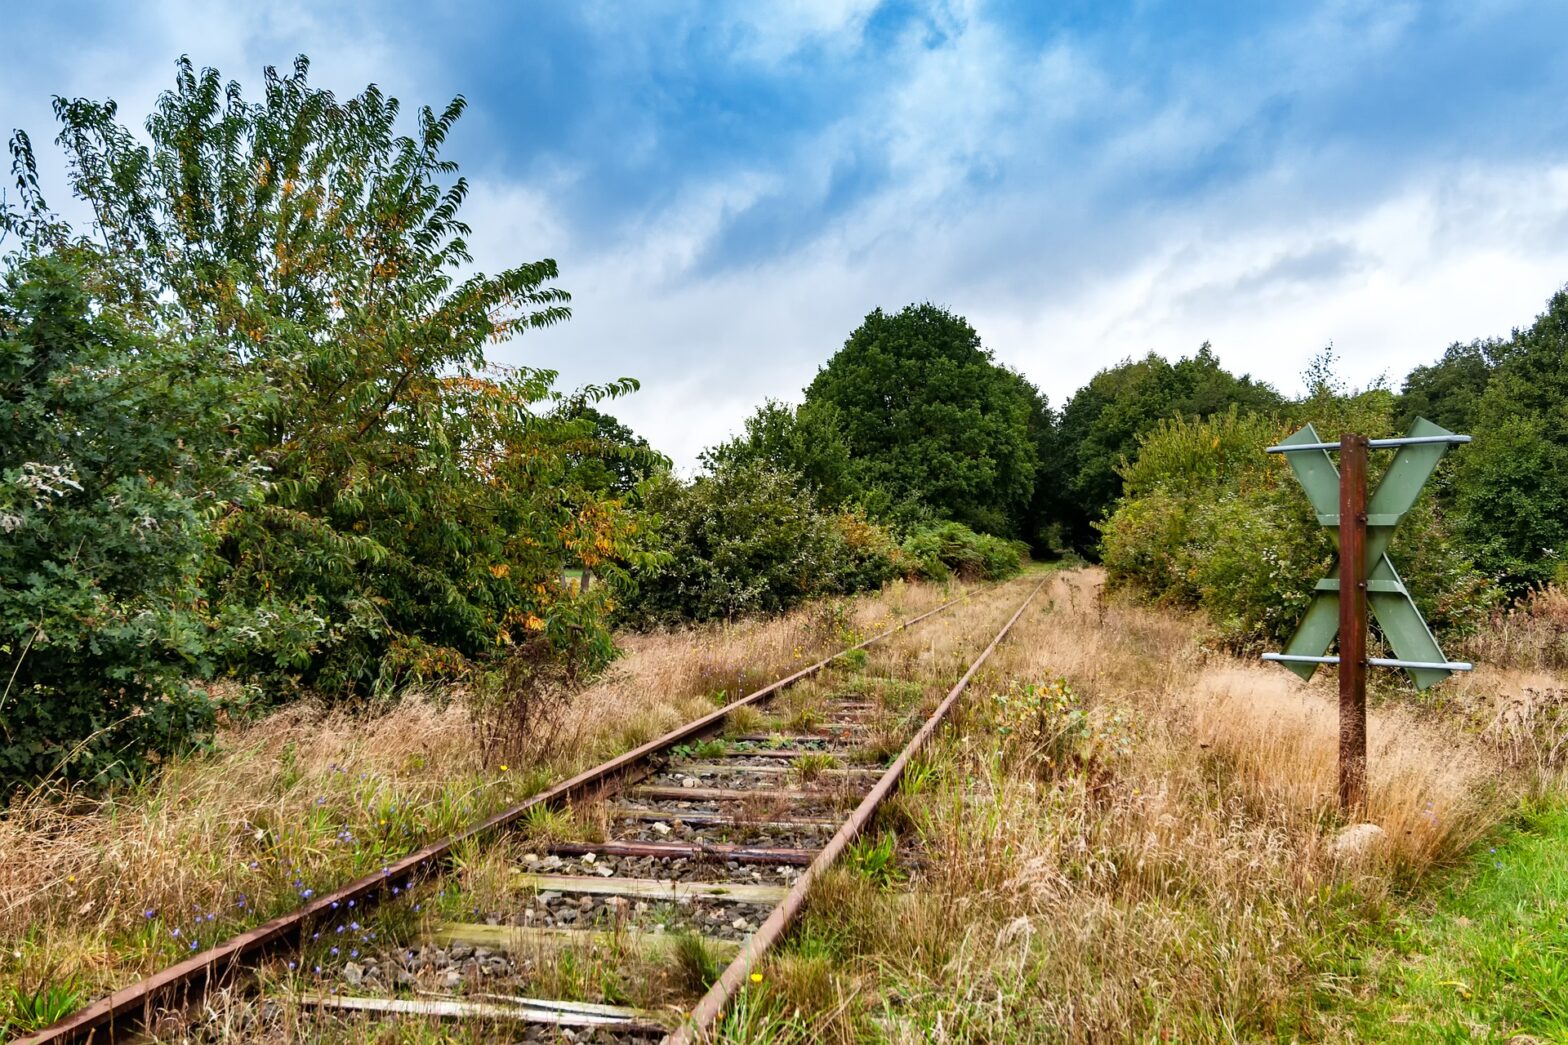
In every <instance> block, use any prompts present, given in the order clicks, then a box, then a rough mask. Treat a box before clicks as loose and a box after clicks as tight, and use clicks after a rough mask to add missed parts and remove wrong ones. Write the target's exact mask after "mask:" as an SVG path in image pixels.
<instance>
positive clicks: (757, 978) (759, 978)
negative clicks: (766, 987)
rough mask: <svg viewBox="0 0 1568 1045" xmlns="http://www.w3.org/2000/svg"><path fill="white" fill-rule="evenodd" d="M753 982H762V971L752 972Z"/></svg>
mask: <svg viewBox="0 0 1568 1045" xmlns="http://www.w3.org/2000/svg"><path fill="white" fill-rule="evenodd" d="M751 982H752V983H761V982H762V973H760V972H754V973H752V974H751Z"/></svg>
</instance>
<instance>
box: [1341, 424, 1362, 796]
mask: <svg viewBox="0 0 1568 1045" xmlns="http://www.w3.org/2000/svg"><path fill="white" fill-rule="evenodd" d="M1366 557H1367V437H1366V436H1364V435H1345V436H1341V437H1340V449H1339V811H1340V812H1341V813H1342V814H1343V815H1344V816H1345V817H1346V818H1347V819H1348V818H1352V817H1354V818H1356V819H1360V818H1362V817H1363V816H1364V815H1365V813H1366V802H1367V581H1366V577H1367V563H1366Z"/></svg>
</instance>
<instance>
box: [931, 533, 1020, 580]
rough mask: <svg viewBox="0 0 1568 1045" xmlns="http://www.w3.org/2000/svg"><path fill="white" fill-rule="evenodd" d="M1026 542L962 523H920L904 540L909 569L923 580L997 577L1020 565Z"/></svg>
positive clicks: (1012, 572)
mask: <svg viewBox="0 0 1568 1045" xmlns="http://www.w3.org/2000/svg"><path fill="white" fill-rule="evenodd" d="M1027 551H1028V546H1027V545H1026V544H1024V543H1023V542H1022V541H1011V540H1008V539H1006V538H1004V537H993V536H991V535H990V534H985V533H976V532H975V531H973V530H971V529H970V528H969V527H967V526H965V525H964V524H963V523H956V522H947V523H939V524H937V525H934V526H924V527H921V528H919V529H917V530H915V531H914V532H913V533H911V534H910V535H909V536H908V537H907V538H905V540H904V547H903V552H904V557H905V558H906V559H907V560H908V563H909V572H910V573H911V574H912V575H914V576H918V577H923V578H925V579H927V580H944V579H946V578H947V577H949V576H951V575H952V574H955V573H956V574H957V575H959V576H960V577H964V578H968V579H973V580H999V579H1001V578H1003V577H1010V576H1012V575H1013V574H1015V573H1017V572H1018V571H1019V569H1021V568H1022V566H1023V562H1024V556H1025V555H1026V554H1027Z"/></svg>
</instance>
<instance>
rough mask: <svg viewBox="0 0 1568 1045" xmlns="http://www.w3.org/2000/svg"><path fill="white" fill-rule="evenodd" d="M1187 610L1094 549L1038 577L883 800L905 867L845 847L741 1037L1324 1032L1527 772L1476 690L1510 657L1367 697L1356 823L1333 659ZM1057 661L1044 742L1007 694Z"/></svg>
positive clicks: (1495, 693)
mask: <svg viewBox="0 0 1568 1045" xmlns="http://www.w3.org/2000/svg"><path fill="white" fill-rule="evenodd" d="M1202 632H1203V627H1202V622H1201V621H1199V620H1198V619H1196V618H1190V617H1184V616H1182V615H1180V614H1174V613H1171V612H1169V611H1154V610H1150V609H1147V608H1144V607H1140V606H1136V605H1132V604H1130V603H1126V602H1120V601H1107V600H1106V599H1105V598H1104V597H1103V596H1102V594H1101V588H1100V576H1099V574H1098V572H1097V571H1093V570H1080V571H1074V572H1071V573H1065V574H1060V575H1058V576H1056V577H1055V578H1053V580H1052V582H1051V586H1050V589H1049V599H1048V600H1047V601H1046V602H1045V603H1043V604H1042V605H1040V606H1039V607H1037V608H1036V609H1035V610H1033V611H1032V612H1030V613H1029V614H1028V615H1026V617H1025V618H1024V619H1023V620H1022V621H1021V622H1020V625H1019V628H1018V630H1017V631H1016V632H1015V633H1014V636H1013V637H1012V639H1010V640H1009V642H1008V643H1007V644H1006V645H1005V646H1004V647H1003V648H1002V649H1001V650H1000V651H999V652H998V656H997V659H996V661H995V664H994V666H993V668H992V670H991V671H990V672H989V673H988V676H987V677H985V678H984V679H983V680H982V685H979V686H977V687H976V688H975V690H974V691H973V692H972V694H971V696H970V697H969V699H968V701H967V702H966V704H965V711H964V714H963V716H962V718H961V720H960V723H959V728H957V729H955V730H954V731H953V732H952V733H951V734H950V735H949V736H948V737H947V738H946V739H945V740H944V742H943V744H942V746H941V747H940V748H939V749H938V751H937V752H936V753H935V754H934V756H933V759H932V761H931V766H930V768H929V769H928V770H927V771H925V772H923V773H922V774H920V776H919V779H918V780H917V781H916V786H917V788H919V789H920V790H919V792H918V793H916V794H913V795H909V796H906V797H904V798H902V799H901V800H900V801H899V803H898V806H897V808H896V810H895V815H896V818H897V819H898V820H899V821H901V822H902V823H903V824H904V825H905V828H906V830H905V835H906V838H912V839H915V840H917V845H916V851H917V852H918V853H919V855H920V857H921V867H922V870H921V873H920V874H919V876H918V877H917V879H916V880H915V882H914V883H913V886H912V888H910V889H908V890H904V891H889V890H883V889H877V888H875V887H873V886H872V885H870V884H869V883H867V882H866V881H864V880H863V879H861V878H859V877H857V876H855V875H854V874H853V873H850V872H847V871H846V872H845V873H841V874H839V875H836V876H835V877H834V879H833V880H832V881H831V882H830V883H828V884H827V885H826V886H825V887H824V889H823V891H822V892H821V893H820V894H819V895H817V896H816V897H815V898H814V901H813V904H812V913H811V916H810V918H809V919H808V921H807V924H806V925H805V926H804V928H803V930H802V934H801V937H800V942H799V943H797V945H796V947H795V949H794V951H793V953H788V954H786V955H785V956H783V957H781V958H780V960H779V961H778V962H777V963H775V966H774V968H773V969H772V970H770V976H771V979H770V981H769V986H768V989H767V991H766V992H765V996H766V997H767V998H771V999H772V1000H773V1002H774V1004H775V1010H774V1011H775V1013H776V1015H777V1016H778V1019H777V1020H776V1021H775V1022H773V1023H771V1024H767V1028H768V1029H767V1030H766V1032H765V1033H762V1032H758V1031H756V1030H755V1029H753V1028H748V1029H747V1030H746V1031H745V1032H743V1033H742V1032H740V1029H739V1028H738V1027H737V1028H736V1033H734V1034H732V1035H731V1037H732V1039H733V1040H763V1038H764V1037H766V1036H767V1035H769V1034H771V1035H773V1037H774V1038H775V1040H801V1041H805V1040H812V1041H845V1042H848V1041H859V1040H865V1039H866V1038H871V1039H874V1040H888V1041H900V1042H905V1041H907V1042H917V1041H919V1042H927V1041H944V1042H945V1041H955V1042H956V1041H964V1042H968V1041H984V1042H1039V1041H1075V1042H1076V1041H1084V1042H1089V1041H1144V1040H1173V1041H1189V1040H1256V1039H1259V1038H1273V1037H1276V1036H1277V1037H1284V1038H1298V1037H1305V1038H1318V1039H1321V1038H1330V1039H1332V1038H1335V1037H1336V1036H1337V1035H1338V1034H1339V1033H1340V1032H1341V1031H1342V1029H1343V1028H1341V1027H1340V1026H1339V1024H1338V1022H1337V1017H1336V1016H1335V1015H1334V999H1335V998H1339V997H1344V996H1346V995H1348V994H1349V993H1351V992H1354V990H1355V989H1356V983H1355V982H1354V979H1353V977H1351V976H1350V974H1349V972H1350V970H1353V969H1354V968H1355V964H1354V960H1353V951H1354V946H1355V943H1356V940H1357V938H1358V935H1359V934H1361V933H1362V932H1363V931H1364V930H1365V929H1366V927H1368V926H1370V925H1374V924H1377V923H1378V922H1379V921H1380V920H1381V919H1382V918H1384V917H1386V915H1387V912H1388V911H1390V910H1391V909H1392V908H1393V906H1394V905H1397V904H1398V903H1400V902H1401V901H1402V898H1403V897H1405V896H1406V895H1407V890H1408V888H1409V887H1410V886H1411V885H1413V884H1415V883H1418V882H1419V881H1420V880H1421V879H1422V878H1423V876H1425V875H1428V874H1430V873H1431V872H1432V871H1433V870H1434V869H1435V868H1437V867H1440V866H1442V865H1444V864H1446V863H1448V862H1451V861H1453V860H1455V859H1456V858H1457V857H1459V856H1460V855H1461V854H1463V853H1464V852H1466V851H1467V850H1468V849H1469V848H1470V847H1471V846H1472V845H1474V843H1475V842H1476V841H1477V840H1478V839H1479V838H1481V837H1482V836H1483V835H1484V834H1485V833H1486V832H1487V831H1488V830H1489V829H1491V828H1492V827H1493V826H1495V825H1496V823H1497V822H1498V820H1499V819H1500V818H1501V817H1502V816H1504V815H1505V814H1506V813H1507V811H1508V810H1509V809H1510V808H1512V807H1513V806H1514V804H1516V803H1517V801H1518V800H1519V798H1520V797H1521V796H1523V795H1525V794H1528V793H1530V792H1531V791H1532V790H1534V789H1536V788H1537V787H1538V783H1539V782H1538V781H1537V780H1535V779H1533V773H1532V771H1531V770H1529V768H1528V767H1524V766H1521V765H1519V764H1518V763H1517V762H1511V761H1510V760H1509V759H1508V758H1506V757H1505V756H1504V752H1503V751H1502V749H1501V748H1500V747H1499V746H1498V745H1497V744H1496V743H1493V742H1491V740H1490V738H1489V737H1488V736H1487V735H1486V734H1485V732H1484V731H1483V730H1482V729H1480V728H1478V726H1477V719H1476V716H1475V715H1474V714H1473V713H1472V711H1473V706H1484V705H1486V704H1487V703H1488V702H1491V703H1498V702H1504V701H1506V700H1507V699H1508V697H1507V691H1508V689H1509V687H1511V686H1513V685H1515V684H1516V682H1517V680H1516V679H1515V678H1514V677H1513V676H1504V675H1491V676H1486V675H1483V676H1482V677H1480V678H1478V679H1471V680H1467V681H1464V682H1462V683H1459V684H1457V685H1456V686H1455V687H1454V688H1455V689H1456V690H1459V692H1457V693H1455V694H1451V695H1450V697H1449V698H1448V699H1447V700H1446V701H1438V702H1435V703H1420V704H1418V703H1415V702H1413V701H1411V700H1410V699H1409V698H1390V699H1385V700H1382V701H1380V702H1379V703H1378V704H1377V706H1375V708H1374V710H1373V711H1372V713H1371V716H1370V723H1369V729H1370V738H1369V754H1370V781H1369V784H1370V794H1369V803H1368V812H1367V819H1368V820H1370V821H1371V822H1373V823H1376V824H1378V825H1379V826H1380V827H1381V828H1382V830H1383V832H1384V833H1383V836H1382V838H1381V840H1380V841H1378V842H1375V843H1373V844H1372V845H1371V846H1370V847H1368V848H1365V849H1359V850H1352V849H1347V848H1344V847H1342V846H1338V845H1336V839H1337V838H1338V836H1339V832H1340V831H1341V829H1342V828H1343V827H1344V826H1345V825H1344V824H1343V823H1342V822H1341V821H1340V820H1339V818H1338V814H1337V809H1336V804H1335V798H1334V796H1335V793H1336V774H1337V768H1336V765H1337V717H1336V716H1337V712H1336V707H1335V700H1334V686H1333V682H1332V679H1331V678H1324V677H1320V678H1319V679H1318V680H1316V681H1315V682H1313V683H1312V684H1304V683H1301V682H1300V681H1298V680H1296V679H1295V678H1294V677H1293V676H1291V675H1289V674H1287V673H1285V672H1283V671H1282V670H1280V669H1277V668H1270V667H1267V666H1264V665H1261V664H1258V663H1255V662H1245V661H1240V660H1237V659H1235V658H1232V657H1229V656H1223V655H1216V654H1213V653H1208V652H1205V651H1204V649H1203V647H1202V643H1201V635H1202ZM1057 678H1061V679H1065V680H1066V683H1067V689H1066V690H1060V691H1053V692H1056V693H1057V694H1058V695H1060V694H1061V693H1068V694H1075V695H1076V702H1075V706H1073V707H1071V708H1068V709H1067V710H1062V709H1061V707H1060V706H1059V705H1053V704H1051V703H1050V702H1049V701H1047V702H1046V703H1045V706H1046V707H1048V708H1051V709H1053V710H1051V712H1050V713H1051V714H1052V715H1055V716H1057V717H1056V718H1055V719H1053V721H1056V722H1059V723H1061V728H1060V730H1059V731H1058V734H1053V736H1055V737H1056V739H1055V740H1053V741H1052V743H1051V744H1050V745H1047V747H1048V749H1049V750H1050V751H1051V752H1052V753H1053V755H1054V756H1055V757H1052V758H1050V759H1049V760H1047V759H1046V758H1045V757H1044V756H1043V751H1044V750H1046V748H1039V749H1038V750H1035V751H1031V750H1029V748H1028V745H1025V744H1021V743H1020V740H1019V738H1020V737H1039V736H1041V735H1043V734H1050V733H1051V730H1050V729H1044V730H1042V729H1041V727H1040V726H1039V723H1038V722H1037V721H1035V720H1032V719H1031V720H1025V719H1023V718H1020V717H1019V711H1018V709H1019V708H1020V707H1025V708H1031V709H1032V708H1036V707H1038V706H1039V704H1038V703H1035V704H1031V703H1029V701H1028V700H1025V699H1020V696H1021V695H1022V696H1024V697H1027V696H1028V695H1029V692H1030V691H1029V690H1027V689H1026V687H1027V686H1029V685H1030V684H1039V683H1044V682H1047V681H1049V680H1052V679H1057ZM997 694H1003V695H1006V696H1007V697H1008V699H1007V700H1005V701H1002V700H996V699H994V698H995V695H997ZM1028 714H1030V715H1035V714H1037V712H1035V711H1032V710H1031V711H1029V712H1028ZM1078 716H1081V717H1078ZM1067 734H1070V736H1071V737H1072V738H1074V739H1073V740H1072V750H1073V752H1074V753H1073V754H1072V755H1071V757H1070V758H1065V759H1064V758H1062V757H1060V752H1061V750H1062V747H1063V742H1062V741H1061V739H1060V737H1061V735H1067ZM846 995H849V996H851V997H852V999H853V1000H852V1002H851V1003H849V1004H846V1003H845V1002H844V998H845V996H846ZM889 999H892V1000H891V1001H890V1000H889ZM759 1005H760V1001H759V1000H758V999H754V1000H753V1011H755V1010H756V1009H757V1008H758V1007H759ZM797 1012H798V1013H800V1014H805V1015H804V1016H801V1017H796V1020H797V1023H796V1024H793V1025H792V1024H791V1022H790V1019H791V1018H790V1016H789V1014H790V1013H797ZM825 1014H828V1015H825ZM791 1026H795V1029H794V1030H790V1027H791ZM759 1034H760V1036H759Z"/></svg>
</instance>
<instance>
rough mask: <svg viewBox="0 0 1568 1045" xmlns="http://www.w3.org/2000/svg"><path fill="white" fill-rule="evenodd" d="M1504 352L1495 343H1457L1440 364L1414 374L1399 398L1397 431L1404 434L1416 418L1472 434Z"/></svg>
mask: <svg viewBox="0 0 1568 1045" xmlns="http://www.w3.org/2000/svg"><path fill="white" fill-rule="evenodd" d="M1501 351H1502V346H1501V345H1500V344H1499V343H1498V342H1495V341H1472V342H1470V343H1469V344H1468V345H1464V344H1460V343H1459V342H1457V341H1456V342H1454V343H1453V344H1452V345H1449V346H1448V349H1447V350H1446V351H1445V352H1444V353H1443V358H1441V359H1439V360H1438V361H1437V362H1435V363H1432V364H1430V365H1428V366H1418V367H1416V368H1415V369H1413V370H1411V371H1410V374H1409V376H1407V377H1406V378H1405V384H1404V388H1403V390H1402V391H1401V393H1400V396H1399V402H1398V406H1397V408H1396V411H1397V412H1396V414H1395V418H1394V427H1395V428H1396V429H1397V430H1399V431H1401V432H1403V431H1405V430H1406V429H1408V428H1409V427H1410V423H1411V422H1412V421H1414V420H1415V419H1416V418H1418V417H1424V418H1426V419H1427V420H1428V421H1434V422H1436V423H1437V424H1440V425H1442V426H1443V427H1444V428H1446V429H1448V430H1449V431H1451V432H1464V433H1469V432H1470V430H1471V429H1472V428H1474V427H1475V414H1476V408H1477V406H1478V404H1479V403H1480V400H1481V395H1482V393H1484V392H1485V391H1486V386H1487V383H1488V382H1489V381H1490V380H1491V377H1492V368H1493V367H1494V366H1496V364H1497V360H1498V357H1499V355H1500V354H1501Z"/></svg>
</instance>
